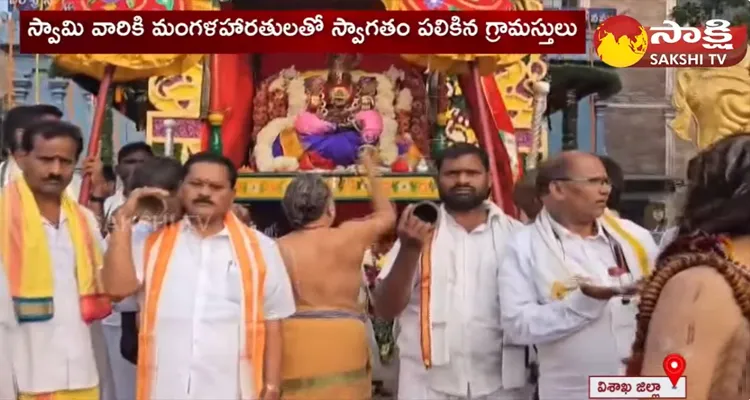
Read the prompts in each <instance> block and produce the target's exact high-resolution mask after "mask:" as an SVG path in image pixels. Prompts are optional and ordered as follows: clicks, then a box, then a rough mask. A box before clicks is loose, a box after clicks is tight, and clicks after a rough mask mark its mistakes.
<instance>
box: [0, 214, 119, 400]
mask: <svg viewBox="0 0 750 400" xmlns="http://www.w3.org/2000/svg"><path fill="white" fill-rule="evenodd" d="M89 214H90V213H89ZM89 218H93V215H89ZM44 232H45V234H46V237H47V241H48V243H49V246H50V253H51V259H52V261H53V262H52V268H53V279H54V297H53V299H54V303H55V314H54V316H53V317H52V319H50V320H49V321H42V322H30V323H24V324H18V323H17V319H16V317H15V313H14V312H13V303H12V299H11V296H10V290H9V285H8V281H7V277H6V276H5V272H4V271H5V269H4V267H2V266H1V265H0V352H2V353H0V360H2V362H0V398H2V399H7V398H15V397H14V396H11V397H9V396H8V393H9V392H11V391H13V390H15V389H11V388H12V386H10V387H8V379H11V382H10V383H11V384H12V383H13V381H15V385H16V388H17V390H18V391H20V392H23V393H46V392H55V391H60V390H77V389H88V388H92V387H96V386H97V385H99V381H100V374H99V372H98V370H99V371H101V372H102V374H103V375H104V376H103V377H102V381H103V384H102V386H103V387H104V390H105V391H104V392H103V393H102V398H103V399H110V398H111V397H110V394H111V393H110V392H109V391H108V390H109V389H110V387H109V386H108V385H109V381H108V379H107V378H108V376H106V374H107V372H108V367H107V366H106V365H105V364H106V363H107V361H108V360H107V355H106V351H105V349H104V347H103V346H104V343H103V339H102V337H101V325H100V324H98V323H95V324H92V325H91V326H88V325H86V323H85V322H84V321H83V319H82V318H81V309H80V305H79V294H78V284H77V282H76V276H75V253H74V250H73V246H72V241H71V239H70V234H69V232H68V223H67V220H66V219H65V218H64V217H63V216H61V220H60V224H59V227H55V226H53V225H52V224H50V223H48V222H46V221H45V223H44ZM94 234H95V235H99V233H98V232H94ZM97 239H98V241H99V243H102V239H101V236H98V238H97ZM95 348H96V349H95ZM95 350H96V355H95ZM9 360H10V361H9Z"/></svg>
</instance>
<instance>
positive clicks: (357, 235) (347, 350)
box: [279, 154, 396, 400]
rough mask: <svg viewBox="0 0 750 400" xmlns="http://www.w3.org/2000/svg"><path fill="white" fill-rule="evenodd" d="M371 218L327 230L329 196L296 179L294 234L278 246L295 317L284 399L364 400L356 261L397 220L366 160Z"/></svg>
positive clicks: (290, 196)
mask: <svg viewBox="0 0 750 400" xmlns="http://www.w3.org/2000/svg"><path fill="white" fill-rule="evenodd" d="M363 163H364V165H365V168H366V170H367V175H368V177H369V181H370V188H371V189H370V190H371V194H372V206H373V213H372V214H370V215H369V216H368V217H367V218H364V219H360V220H352V221H347V222H344V223H343V224H341V225H340V226H338V227H335V228H334V227H332V226H331V225H332V224H333V222H334V220H335V205H334V200H333V194H332V192H331V188H330V187H329V186H328V184H326V182H325V181H324V180H323V179H322V178H321V177H320V176H318V175H312V174H300V175H298V176H297V177H296V178H295V179H294V181H292V183H291V184H290V185H289V187H288V188H287V190H286V193H285V194H284V200H283V203H282V204H283V207H284V212H285V214H286V215H287V219H288V220H289V223H290V225H291V227H292V229H293V230H294V231H293V232H292V233H290V234H288V235H286V236H284V237H282V238H281V239H279V247H280V249H281V254H282V257H283V258H284V263H285V264H286V266H287V269H288V271H289V276H290V278H291V281H292V287H293V291H294V297H295V301H296V306H297V312H296V313H295V314H294V315H293V316H292V317H291V318H290V319H288V320H286V321H285V322H284V329H283V332H284V358H283V362H282V365H283V374H282V377H283V381H282V393H283V398H285V399H299V400H303V399H348V400H363V399H369V398H370V396H371V382H370V371H369V363H368V359H369V353H370V347H369V342H368V339H367V337H366V336H365V333H366V331H365V318H366V316H365V313H364V311H365V310H364V305H362V304H359V301H358V298H359V293H360V288H361V287H362V258H363V256H364V253H365V251H366V250H367V249H368V248H369V247H370V246H371V245H372V244H373V243H374V242H375V241H376V240H377V239H378V237H379V236H381V235H383V234H385V233H386V232H388V231H390V230H391V229H393V227H394V225H395V223H396V213H395V212H394V210H393V207H392V206H391V203H390V202H389V201H388V197H387V195H386V193H385V192H384V191H383V188H382V186H381V182H379V180H378V179H377V178H375V168H376V167H375V165H374V162H373V160H372V158H371V157H370V156H369V155H368V154H365V155H364V156H363Z"/></svg>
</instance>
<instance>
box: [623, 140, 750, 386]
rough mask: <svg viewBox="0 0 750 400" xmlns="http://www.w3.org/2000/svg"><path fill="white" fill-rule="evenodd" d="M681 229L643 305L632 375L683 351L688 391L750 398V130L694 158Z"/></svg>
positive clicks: (656, 369)
mask: <svg viewBox="0 0 750 400" xmlns="http://www.w3.org/2000/svg"><path fill="white" fill-rule="evenodd" d="M688 182H690V187H689V189H688V197H687V202H686V204H685V209H684V210H683V213H682V215H683V219H682V221H681V224H680V227H679V236H678V237H677V238H676V240H675V241H673V242H672V243H671V244H670V245H669V246H668V247H667V248H666V249H665V250H664V253H662V255H661V256H660V260H659V262H658V264H657V268H656V272H654V275H653V277H652V278H651V279H650V280H649V281H648V282H647V283H646V285H645V287H644V289H643V294H642V296H641V302H640V305H639V320H638V330H637V332H636V339H635V343H634V344H633V356H632V358H631V363H630V365H629V368H628V372H629V373H630V374H631V375H644V376H654V375H662V376H663V374H664V370H663V366H662V364H663V361H664V357H666V356H667V355H668V354H671V353H677V354H680V355H682V356H683V357H684V358H685V364H686V368H685V372H684V376H686V377H687V380H686V383H687V399H690V400H747V399H748V398H750V373H749V372H748V371H750V362H749V361H748V360H749V359H750V358H748V355H749V354H750V325H748V317H747V316H748V315H750V300H748V299H750V297H749V296H748V295H749V294H750V267H749V266H750V207H748V202H749V201H750V134H737V135H733V136H731V137H727V138H725V139H722V140H721V141H719V142H717V143H716V144H714V145H713V146H712V147H710V148H708V149H706V150H704V151H703V152H702V153H700V154H699V155H698V156H696V157H695V158H694V159H692V160H691V161H690V164H689V166H688Z"/></svg>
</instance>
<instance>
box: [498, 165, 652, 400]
mask: <svg viewBox="0 0 750 400" xmlns="http://www.w3.org/2000/svg"><path fill="white" fill-rule="evenodd" d="M610 187H611V183H610V179H609V177H608V176H607V172H606V170H605V168H604V165H603V164H602V162H601V160H600V159H599V158H598V157H597V156H595V155H592V154H588V153H582V152H565V153H562V154H560V155H558V156H557V157H554V158H552V159H550V160H548V161H547V162H545V163H544V164H543V165H542V167H541V168H540V169H539V171H538V175H537V190H538V192H539V194H540V196H541V199H542V202H543V204H544V208H543V209H542V211H541V212H540V213H539V215H538V216H537V218H536V219H535V220H534V222H533V223H532V224H530V225H527V226H524V227H523V228H521V229H520V230H519V231H518V232H517V233H516V235H515V236H514V237H513V238H512V239H511V240H510V242H509V244H508V248H507V251H506V254H505V259H504V261H503V266H502V268H500V270H499V274H498V281H499V292H500V306H501V315H502V327H503V330H504V333H505V335H506V338H507V339H509V340H510V341H512V342H513V343H518V344H526V345H535V346H536V349H537V351H538V353H537V354H538V361H539V398H540V400H580V399H585V398H588V393H589V392H588V388H589V385H588V378H587V377H588V376H589V375H622V374H623V373H624V372H625V371H624V369H625V364H624V363H623V360H624V359H625V358H627V357H628V356H629V355H630V345H631V344H632V343H633V339H634V334H635V322H636V319H635V314H636V303H637V302H636V301H633V300H632V299H630V298H629V296H632V295H634V294H635V287H636V283H637V282H638V281H639V280H641V279H642V278H644V277H646V276H648V275H649V274H650V273H651V271H652V269H653V265H654V260H655V258H656V256H657V253H658V250H657V247H656V244H655V243H654V241H653V239H652V238H651V235H650V234H649V232H648V231H646V230H645V229H643V228H641V227H639V226H638V225H636V224H634V223H633V222H630V221H628V220H624V219H620V218H618V217H616V216H615V215H613V214H612V213H610V212H609V211H607V201H608V199H609V196H610ZM583 354H585V356H582V355H583Z"/></svg>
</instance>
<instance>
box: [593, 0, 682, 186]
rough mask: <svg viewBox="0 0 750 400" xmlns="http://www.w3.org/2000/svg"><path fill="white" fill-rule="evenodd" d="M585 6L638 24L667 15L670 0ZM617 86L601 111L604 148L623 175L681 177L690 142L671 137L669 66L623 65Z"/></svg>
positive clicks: (597, 0)
mask: <svg viewBox="0 0 750 400" xmlns="http://www.w3.org/2000/svg"><path fill="white" fill-rule="evenodd" d="M589 1H590V7H611V8H616V9H617V10H618V13H619V14H625V15H629V16H631V17H633V18H635V19H637V20H638V21H639V22H641V24H643V25H644V26H655V25H661V24H662V23H663V21H664V20H666V19H669V14H670V13H671V10H672V7H673V6H674V4H675V3H674V0H589ZM618 73H619V74H620V79H621V81H622V86H623V88H622V91H621V92H620V93H618V94H617V95H615V96H613V97H612V98H610V99H608V100H607V101H606V102H605V104H606V111H605V112H604V120H605V124H604V129H605V131H606V133H605V136H606V147H607V152H608V154H609V155H610V156H612V157H613V158H615V159H616V160H617V161H618V162H620V164H621V165H622V167H623V169H624V170H625V171H626V173H628V174H639V175H640V174H645V175H668V176H674V177H682V176H683V175H684V171H685V164H686V160H687V159H689V158H690V156H692V154H694V151H693V149H692V145H690V144H689V143H685V142H682V141H680V140H679V139H677V138H676V137H675V136H674V135H673V134H672V132H671V131H670V130H669V128H668V126H667V124H668V122H669V121H670V120H671V118H672V115H673V113H672V106H671V92H672V74H673V71H672V70H671V69H654V68H627V69H621V70H619V71H618Z"/></svg>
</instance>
